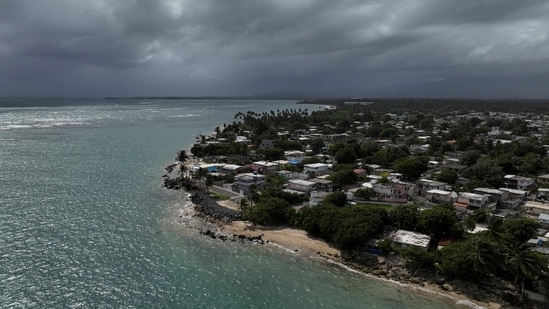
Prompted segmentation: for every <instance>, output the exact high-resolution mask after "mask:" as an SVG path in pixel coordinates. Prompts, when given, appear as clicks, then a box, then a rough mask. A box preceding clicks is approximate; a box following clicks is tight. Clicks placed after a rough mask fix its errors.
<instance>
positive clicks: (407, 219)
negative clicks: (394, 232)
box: [389, 204, 419, 231]
mask: <svg viewBox="0 0 549 309" xmlns="http://www.w3.org/2000/svg"><path fill="white" fill-rule="evenodd" d="M418 214H419V210H418V208H417V206H416V205H407V204H403V205H399V206H397V207H396V208H395V209H394V210H393V211H391V213H390V214H389V219H390V220H391V222H392V225H393V226H395V227H396V228H399V229H403V230H408V231H414V230H415V229H416V226H417V222H418Z"/></svg>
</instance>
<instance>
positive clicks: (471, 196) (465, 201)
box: [457, 192, 495, 209]
mask: <svg viewBox="0 0 549 309" xmlns="http://www.w3.org/2000/svg"><path fill="white" fill-rule="evenodd" d="M489 202H490V197H489V196H488V195H484V194H476V193H469V192H461V193H459V195H458V199H457V204H458V205H457V206H461V207H463V205H465V207H466V208H467V209H478V208H481V207H488V203H489ZM460 204H461V205H460ZM494 206H495V204H494Z"/></svg>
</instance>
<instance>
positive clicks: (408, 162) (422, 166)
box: [394, 157, 429, 180]
mask: <svg viewBox="0 0 549 309" xmlns="http://www.w3.org/2000/svg"><path fill="white" fill-rule="evenodd" d="M428 162H429V159H428V158H426V157H406V158H401V159H398V160H397V161H396V162H395V166H394V169H395V171H396V172H398V173H402V174H403V176H404V178H405V179H409V180H414V179H417V178H419V176H421V174H423V173H425V172H426V171H427V163H428Z"/></svg>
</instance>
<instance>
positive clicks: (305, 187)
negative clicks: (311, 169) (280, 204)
mask: <svg viewBox="0 0 549 309" xmlns="http://www.w3.org/2000/svg"><path fill="white" fill-rule="evenodd" d="M287 184H288V189H292V190H296V191H300V192H305V193H310V192H311V191H313V190H315V189H316V183H315V182H312V181H307V180H302V179H291V180H288V183H287Z"/></svg>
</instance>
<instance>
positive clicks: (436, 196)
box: [425, 189, 456, 203]
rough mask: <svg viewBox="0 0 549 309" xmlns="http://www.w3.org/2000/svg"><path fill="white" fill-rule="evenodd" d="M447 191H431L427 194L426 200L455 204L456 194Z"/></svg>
mask: <svg viewBox="0 0 549 309" xmlns="http://www.w3.org/2000/svg"><path fill="white" fill-rule="evenodd" d="M452 193H453V192H451V191H445V190H437V189H433V190H429V191H427V192H426V193H425V199H426V200H428V201H429V202H432V203H452V202H454V198H455V195H456V194H455V193H453V194H452Z"/></svg>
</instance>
